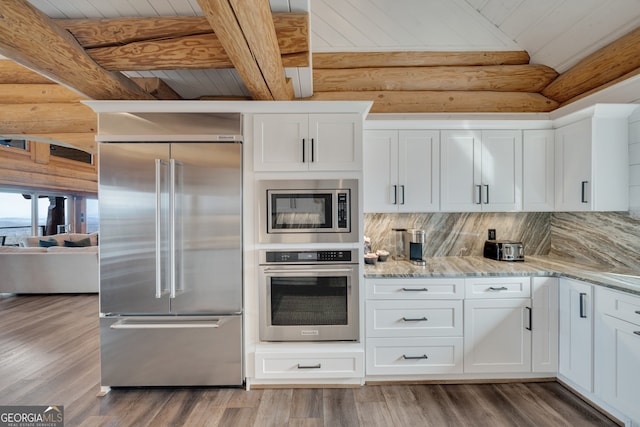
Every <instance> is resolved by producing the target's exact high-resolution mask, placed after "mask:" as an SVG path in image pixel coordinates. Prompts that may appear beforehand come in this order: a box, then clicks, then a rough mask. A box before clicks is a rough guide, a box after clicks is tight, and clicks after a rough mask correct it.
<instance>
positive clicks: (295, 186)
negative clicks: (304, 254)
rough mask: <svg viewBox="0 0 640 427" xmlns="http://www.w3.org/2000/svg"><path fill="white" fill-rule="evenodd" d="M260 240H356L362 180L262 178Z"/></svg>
mask: <svg viewBox="0 0 640 427" xmlns="http://www.w3.org/2000/svg"><path fill="white" fill-rule="evenodd" d="M256 195H257V204H258V241H259V242H260V243H355V242H359V241H360V233H359V231H358V230H359V227H358V220H357V218H358V216H357V215H358V180H356V179H305V180H262V181H258V182H257V186H256Z"/></svg>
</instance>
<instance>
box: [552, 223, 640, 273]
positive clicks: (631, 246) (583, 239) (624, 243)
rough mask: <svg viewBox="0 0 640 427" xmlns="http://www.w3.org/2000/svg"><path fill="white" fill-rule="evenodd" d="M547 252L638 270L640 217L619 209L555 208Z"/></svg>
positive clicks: (639, 259)
mask: <svg viewBox="0 0 640 427" xmlns="http://www.w3.org/2000/svg"><path fill="white" fill-rule="evenodd" d="M550 255H558V256H563V257H565V258H572V259H574V260H576V261H578V262H581V261H582V262H589V261H595V262H597V263H599V264H607V265H611V266H614V267H625V268H629V269H632V270H635V271H637V272H640V218H637V217H636V216H634V215H630V214H627V213H620V212H555V213H553V215H552V217H551V250H550Z"/></svg>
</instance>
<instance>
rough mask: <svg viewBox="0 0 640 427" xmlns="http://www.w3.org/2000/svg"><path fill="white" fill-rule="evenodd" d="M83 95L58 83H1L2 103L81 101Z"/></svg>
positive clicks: (0, 102) (0, 98)
mask: <svg viewBox="0 0 640 427" xmlns="http://www.w3.org/2000/svg"><path fill="white" fill-rule="evenodd" d="M83 99H86V98H85V97H83V96H80V95H78V94H77V93H75V92H73V91H71V90H69V89H67V88H66V87H64V86H60V85H56V84H0V104H36V103H60V102H79V101H81V100H83Z"/></svg>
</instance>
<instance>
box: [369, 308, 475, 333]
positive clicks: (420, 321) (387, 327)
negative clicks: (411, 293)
mask: <svg viewBox="0 0 640 427" xmlns="http://www.w3.org/2000/svg"><path fill="white" fill-rule="evenodd" d="M366 313H367V337H425V336H431V337H434V336H439V337H442V336H447V337H452V336H462V300H437V301H427V300H418V301H385V300H370V301H367V310H366Z"/></svg>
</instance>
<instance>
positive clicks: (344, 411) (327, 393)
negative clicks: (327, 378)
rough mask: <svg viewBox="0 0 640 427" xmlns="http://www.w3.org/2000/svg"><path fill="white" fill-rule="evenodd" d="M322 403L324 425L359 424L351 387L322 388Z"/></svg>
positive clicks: (339, 426) (347, 425)
mask: <svg viewBox="0 0 640 427" xmlns="http://www.w3.org/2000/svg"><path fill="white" fill-rule="evenodd" d="M322 403H323V415H324V416H323V419H324V425H325V426H332V427H352V426H357V425H359V424H358V414H357V411H356V410H355V407H356V400H355V396H354V395H353V389H351V388H336V389H330V388H326V389H323V399H322Z"/></svg>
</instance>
